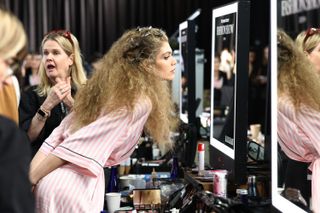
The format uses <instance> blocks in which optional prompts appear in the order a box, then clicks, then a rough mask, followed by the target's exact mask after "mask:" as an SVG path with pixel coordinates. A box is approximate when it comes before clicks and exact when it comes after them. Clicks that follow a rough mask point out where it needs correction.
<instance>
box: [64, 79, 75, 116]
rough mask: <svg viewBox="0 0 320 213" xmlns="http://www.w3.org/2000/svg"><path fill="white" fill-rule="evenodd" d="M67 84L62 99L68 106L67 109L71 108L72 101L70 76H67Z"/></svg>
mask: <svg viewBox="0 0 320 213" xmlns="http://www.w3.org/2000/svg"><path fill="white" fill-rule="evenodd" d="M67 85H68V87H65V90H64V91H65V93H66V96H65V98H64V99H63V100H62V101H63V103H64V104H65V105H66V106H67V107H68V109H69V110H71V109H72V107H73V102H74V100H73V98H72V95H71V77H68V78H67Z"/></svg>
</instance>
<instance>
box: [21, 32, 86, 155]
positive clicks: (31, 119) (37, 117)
mask: <svg viewBox="0 0 320 213" xmlns="http://www.w3.org/2000/svg"><path fill="white" fill-rule="evenodd" d="M41 54H42V60H41V64H40V67H39V76H40V84H39V85H37V86H32V87H30V88H29V89H27V90H26V91H25V92H24V93H23V95H22V97H21V102H20V106H19V112H20V127H21V128H22V129H23V130H25V131H26V132H27V134H28V136H29V139H30V141H31V145H32V155H34V154H35V153H36V152H37V151H38V149H39V148H40V146H41V144H42V142H43V141H44V140H45V139H46V138H47V137H48V136H49V135H50V134H51V132H52V131H53V129H54V128H56V127H57V126H58V125H59V124H60V123H61V121H62V119H63V118H64V117H65V116H66V115H67V114H68V113H69V112H70V111H71V110H72V108H73V102H74V100H73V97H74V95H75V92H76V91H77V90H78V89H79V88H80V87H81V86H82V85H84V84H85V82H86V76H85V72H84V69H83V67H82V60H81V55H80V48H79V43H78V41H77V39H76V37H74V36H73V35H72V34H71V33H70V32H69V31H62V30H60V31H52V32H50V33H48V34H47V35H46V36H45V37H44V39H43V40H42V43H41Z"/></svg>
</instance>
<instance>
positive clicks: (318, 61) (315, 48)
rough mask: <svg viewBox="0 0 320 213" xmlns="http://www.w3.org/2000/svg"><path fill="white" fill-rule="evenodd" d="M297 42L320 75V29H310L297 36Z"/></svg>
mask: <svg viewBox="0 0 320 213" xmlns="http://www.w3.org/2000/svg"><path fill="white" fill-rule="evenodd" d="M295 42H296V44H297V46H298V47H299V49H301V50H302V51H303V52H304V53H305V55H306V56H307V57H308V59H309V60H310V62H311V63H312V64H313V65H314V66H315V68H316V70H317V71H318V72H319V73H320V29H318V28H308V29H307V30H306V31H303V32H301V33H300V34H299V35H298V36H297V38H296V40H295Z"/></svg>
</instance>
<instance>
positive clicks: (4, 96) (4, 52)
mask: <svg viewBox="0 0 320 213" xmlns="http://www.w3.org/2000/svg"><path fill="white" fill-rule="evenodd" d="M0 20H1V22H0V90H1V92H0V115H3V116H5V117H7V118H9V119H11V120H13V121H15V122H16V123H18V105H19V100H20V89H19V83H18V80H17V78H16V77H15V76H14V71H15V69H16V68H18V64H19V63H20V61H22V60H23V59H24V57H25V55H26V47H27V37H26V33H25V31H24V29H23V26H22V24H21V22H20V21H19V20H18V19H17V18H16V17H15V16H13V15H11V14H10V13H9V12H7V11H2V13H1V17H0ZM8 65H9V66H8Z"/></svg>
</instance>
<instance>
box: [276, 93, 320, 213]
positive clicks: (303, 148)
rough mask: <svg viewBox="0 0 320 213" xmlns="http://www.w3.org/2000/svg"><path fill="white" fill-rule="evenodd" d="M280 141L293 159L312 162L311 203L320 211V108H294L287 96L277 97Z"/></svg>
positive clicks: (314, 208) (317, 212) (315, 209)
mask: <svg viewBox="0 0 320 213" xmlns="http://www.w3.org/2000/svg"><path fill="white" fill-rule="evenodd" d="M278 142H279V144H280V146H281V148H282V149H283V151H284V152H285V153H286V154H287V156H288V157H290V158H291V159H293V160H296V161H302V162H311V165H310V167H309V169H310V170H311V171H312V206H313V210H314V212H316V213H319V212H320V112H317V111H315V110H313V109H310V108H309V107H307V106H302V107H301V109H300V110H299V111H295V109H294V106H293V103H292V102H291V101H290V99H289V98H287V97H281V98H279V100H278Z"/></svg>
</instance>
